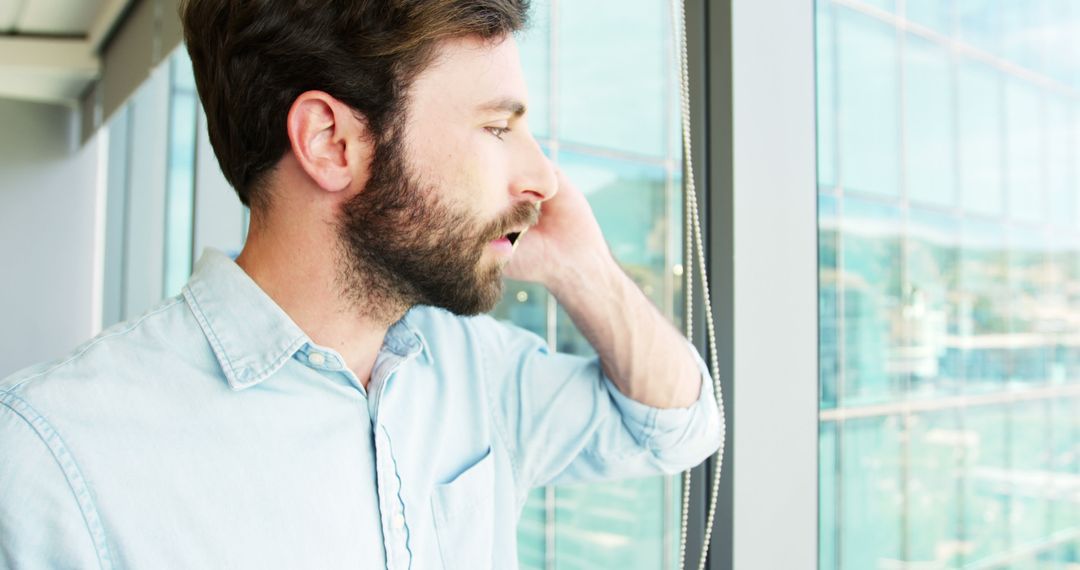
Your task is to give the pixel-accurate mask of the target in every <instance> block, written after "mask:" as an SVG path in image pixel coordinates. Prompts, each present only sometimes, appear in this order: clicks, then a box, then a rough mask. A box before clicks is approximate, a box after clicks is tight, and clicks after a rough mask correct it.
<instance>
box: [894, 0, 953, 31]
mask: <svg viewBox="0 0 1080 570" xmlns="http://www.w3.org/2000/svg"><path fill="white" fill-rule="evenodd" d="M904 12H905V16H906V17H907V19H908V20H911V21H912V22H914V23H916V24H919V25H920V26H926V27H927V28H930V29H932V30H934V31H935V32H937V33H939V34H946V35H948V34H950V33H951V31H952V30H951V28H952V22H951V18H952V6H951V5H950V3H949V2H942V1H941V0H905V2H904Z"/></svg>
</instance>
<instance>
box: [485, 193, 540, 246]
mask: <svg viewBox="0 0 1080 570" xmlns="http://www.w3.org/2000/svg"><path fill="white" fill-rule="evenodd" d="M539 221H540V210H539V209H537V207H536V206H535V205H533V203H532V202H521V203H519V204H518V205H516V206H514V207H513V208H512V209H511V210H510V212H509V213H508V214H506V215H505V216H503V217H502V218H500V219H498V220H495V221H494V222H492V223H491V224H489V225H488V227H487V228H485V230H484V231H483V232H481V233H480V235H481V236H484V238H483V243H487V242H489V241H492V240H496V239H499V238H501V237H503V236H504V235H506V234H507V233H509V232H510V231H511V230H516V229H518V228H520V227H522V226H529V227H532V226H535V225H536V224H537V222H539Z"/></svg>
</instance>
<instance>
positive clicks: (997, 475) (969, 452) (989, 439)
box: [961, 406, 1012, 561]
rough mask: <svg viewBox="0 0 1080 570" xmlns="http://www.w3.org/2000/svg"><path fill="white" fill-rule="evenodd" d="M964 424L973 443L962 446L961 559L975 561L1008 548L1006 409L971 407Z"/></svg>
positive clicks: (965, 416)
mask: <svg viewBox="0 0 1080 570" xmlns="http://www.w3.org/2000/svg"><path fill="white" fill-rule="evenodd" d="M963 426H964V430H965V431H966V432H967V437H970V438H971V439H972V443H971V445H969V446H966V447H965V448H964V463H963V470H962V481H961V485H962V487H963V491H962V492H963V505H964V507H963V513H962V515H961V518H962V523H961V528H962V529H963V533H964V534H963V542H964V543H965V549H964V560H965V561H974V560H980V559H983V558H986V557H989V556H991V555H995V554H1000V553H1002V552H1005V551H1007V550H1008V548H1009V542H1008V540H1009V539H1008V522H1009V513H1010V508H1011V503H1012V501H1011V496H1010V493H1011V490H1012V489H1011V486H1010V485H1009V482H1008V479H1007V474H1008V470H1009V456H1008V450H1007V446H1008V426H1009V411H1008V409H1007V408H1006V407H1003V406H993V407H989V406H986V407H978V408H972V409H970V410H967V411H965V412H964V416H963Z"/></svg>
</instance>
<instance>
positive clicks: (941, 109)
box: [817, 0, 1080, 570]
mask: <svg viewBox="0 0 1080 570" xmlns="http://www.w3.org/2000/svg"><path fill="white" fill-rule="evenodd" d="M1072 4H1073V3H1071V2H1060V1H1057V0H1051V1H1049V2H1001V1H1000V0H951V1H949V2H936V1H932V0H906V1H905V2H898V3H897V4H896V10H899V11H901V12H902V13H901V14H898V17H894V16H893V15H891V14H890V13H888V11H883V10H881V9H880V8H881V6H880V5H879V3H878V2H868V1H865V0H818V8H817V10H818V14H819V17H818V23H817V33H818V38H817V41H818V48H819V49H818V53H817V64H818V88H819V92H818V95H819V97H818V101H817V104H818V126H819V133H818V143H819V145H821V146H823V147H824V148H820V149H819V169H818V170H819V171H818V181H817V182H818V188H819V235H818V238H819V250H818V259H819V264H820V271H819V276H820V281H819V315H820V328H819V338H820V342H821V346H820V381H821V401H820V407H821V432H820V433H821V440H820V443H819V453H820V456H819V457H820V461H821V464H820V471H819V477H820V485H821V486H820V501H819V505H820V508H821V510H820V511H819V514H820V517H821V518H820V524H821V526H820V543H819V558H820V559H819V562H820V567H821V568H830V569H831V568H836V569H843V570H848V569H851V570H863V569H864V568H914V567H918V568H969V567H970V568H1014V569H1025V570H1027V569H1040V570H1041V569H1046V570H1050V569H1053V570H1064V569H1065V568H1072V567H1074V566H1080V507H1078V505H1080V429H1078V426H1080V419H1078V412H1080V408H1078V406H1080V404H1078V401H1080V390H1078V389H1077V386H1080V170H1078V169H1077V164H1080V96H1078V95H1077V92H1076V90H1075V87H1076V86H1077V85H1080V64H1078V63H1077V59H1076V56H1075V54H1077V53H1080V51H1078V50H1080V34H1077V33H1075V30H1076V29H1080V28H1078V27H1077V26H1080V11H1078V10H1077V9H1076V7H1075V6H1072ZM829 14H835V20H833V19H830V17H828V15H829ZM834 44H835V46H836V51H835V53H833V52H832V51H830V50H831V46H833V45H834ZM896 46H900V49H899V50H898V49H897V47H896ZM834 59H835V60H836V61H838V64H837V65H836V68H835V70H833V69H832V67H831V66H832V65H833V64H832V61H833V60H834ZM898 69H899V70H900V71H901V73H900V74H899V76H898V77H897V73H896V72H897V70H898ZM833 71H835V73H836V74H837V79H836V82H837V83H836V84H835V90H836V96H835V97H833V96H830V95H829V89H831V88H832V87H833V86H832V85H831V84H830V81H832V73H833ZM823 94H824V95H825V96H824V97H823V96H822V95H823ZM897 97H899V99H898V98H897ZM897 118H899V119H897ZM834 121H835V122H836V123H838V124H839V129H838V132H837V133H836V137H835V138H836V139H837V143H838V145H837V147H836V150H835V152H833V149H832V148H830V146H829V145H830V144H831V143H830V136H832V134H831V133H830V132H828V129H829V128H830V125H831V124H832V123H833V122H834ZM897 121H898V122H897ZM897 129H899V132H897ZM897 140H898V141H900V143H899V145H900V146H899V151H898V150H897V147H896V146H895V144H894V142H893V141H897ZM894 163H895V164H900V165H901V166H902V167H903V169H902V174H903V176H902V179H901V178H897V177H896V176H895V174H896V173H897V170H895V168H894ZM830 164H838V165H840V166H839V168H840V180H839V181H836V180H833V177H832V176H831V175H830V171H829V165H830ZM894 180H900V181H902V184H899V183H897V184H896V185H893V184H892V182H893V181H894ZM834 296H835V302H834V301H833V299H834ZM833 434H835V435H836V437H838V438H839V441H840V442H841V445H840V446H839V449H837V448H836V447H835V445H833V444H832V443H831V442H830V441H831V439H832V437H833ZM834 464H838V465H839V470H838V471H836V472H833V471H831V470H830V466H831V465H834ZM837 505H839V506H837Z"/></svg>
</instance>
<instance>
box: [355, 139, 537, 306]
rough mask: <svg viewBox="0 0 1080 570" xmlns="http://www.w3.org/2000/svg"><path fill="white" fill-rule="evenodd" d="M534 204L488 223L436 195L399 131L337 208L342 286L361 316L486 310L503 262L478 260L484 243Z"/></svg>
mask: <svg viewBox="0 0 1080 570" xmlns="http://www.w3.org/2000/svg"><path fill="white" fill-rule="evenodd" d="M537 219H538V213H537V211H536V209H535V208H534V207H533V206H532V205H531V204H529V203H520V204H517V205H516V206H515V207H514V208H513V209H512V210H510V212H508V213H507V214H506V215H504V216H501V217H500V218H498V219H496V220H492V221H488V222H486V223H484V222H482V221H481V220H478V219H477V218H476V217H475V216H473V215H471V214H470V213H469V212H467V211H465V210H464V209H460V208H458V209H455V208H453V207H451V206H450V205H449V204H447V203H446V201H445V200H441V199H440V188H438V187H436V186H434V185H431V186H425V185H424V183H423V182H421V181H420V180H419V179H418V178H417V177H416V176H414V175H413V173H412V172H411V171H410V169H409V168H408V165H407V164H406V162H405V159H404V151H403V144H402V139H401V136H394V137H392V138H389V139H388V140H385V141H381V142H380V143H379V144H377V145H376V148H375V155H374V157H373V158H372V161H371V178H370V179H369V180H368V182H367V185H366V186H365V187H364V190H363V191H362V192H359V193H358V194H357V195H355V196H353V197H352V198H350V199H349V200H348V201H347V202H346V203H345V205H344V206H343V207H342V210H341V213H340V216H339V219H338V232H337V233H338V242H339V244H338V246H339V248H340V250H341V251H340V257H341V258H342V259H341V261H342V263H341V265H340V266H341V267H342V272H341V274H340V275H339V285H340V286H341V287H342V289H343V290H344V293H345V298H347V299H351V300H352V301H353V302H354V303H355V304H356V305H357V307H358V308H359V310H361V311H362V312H363V313H365V314H367V315H369V316H370V317H372V318H375V319H378V320H380V321H383V322H387V323H392V322H395V321H396V320H398V319H399V318H400V317H401V315H403V314H404V313H405V311H407V310H408V309H409V308H410V307H411V306H413V305H417V304H422V305H432V306H436V307H441V308H443V309H446V310H448V311H450V312H452V313H454V314H457V315H476V314H479V313H483V312H487V311H489V310H491V309H492V308H493V307H494V306H495V304H496V303H497V302H498V301H499V298H500V297H501V296H502V290H503V284H502V266H501V264H500V263H498V262H489V263H486V264H485V263H483V255H484V251H485V250H486V249H487V247H488V244H489V243H490V242H491V241H492V240H494V239H498V238H499V237H501V236H503V235H505V234H506V233H507V232H509V231H511V230H512V229H515V228H519V227H520V226H522V225H525V224H528V225H534V224H535V223H536V221H537Z"/></svg>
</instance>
